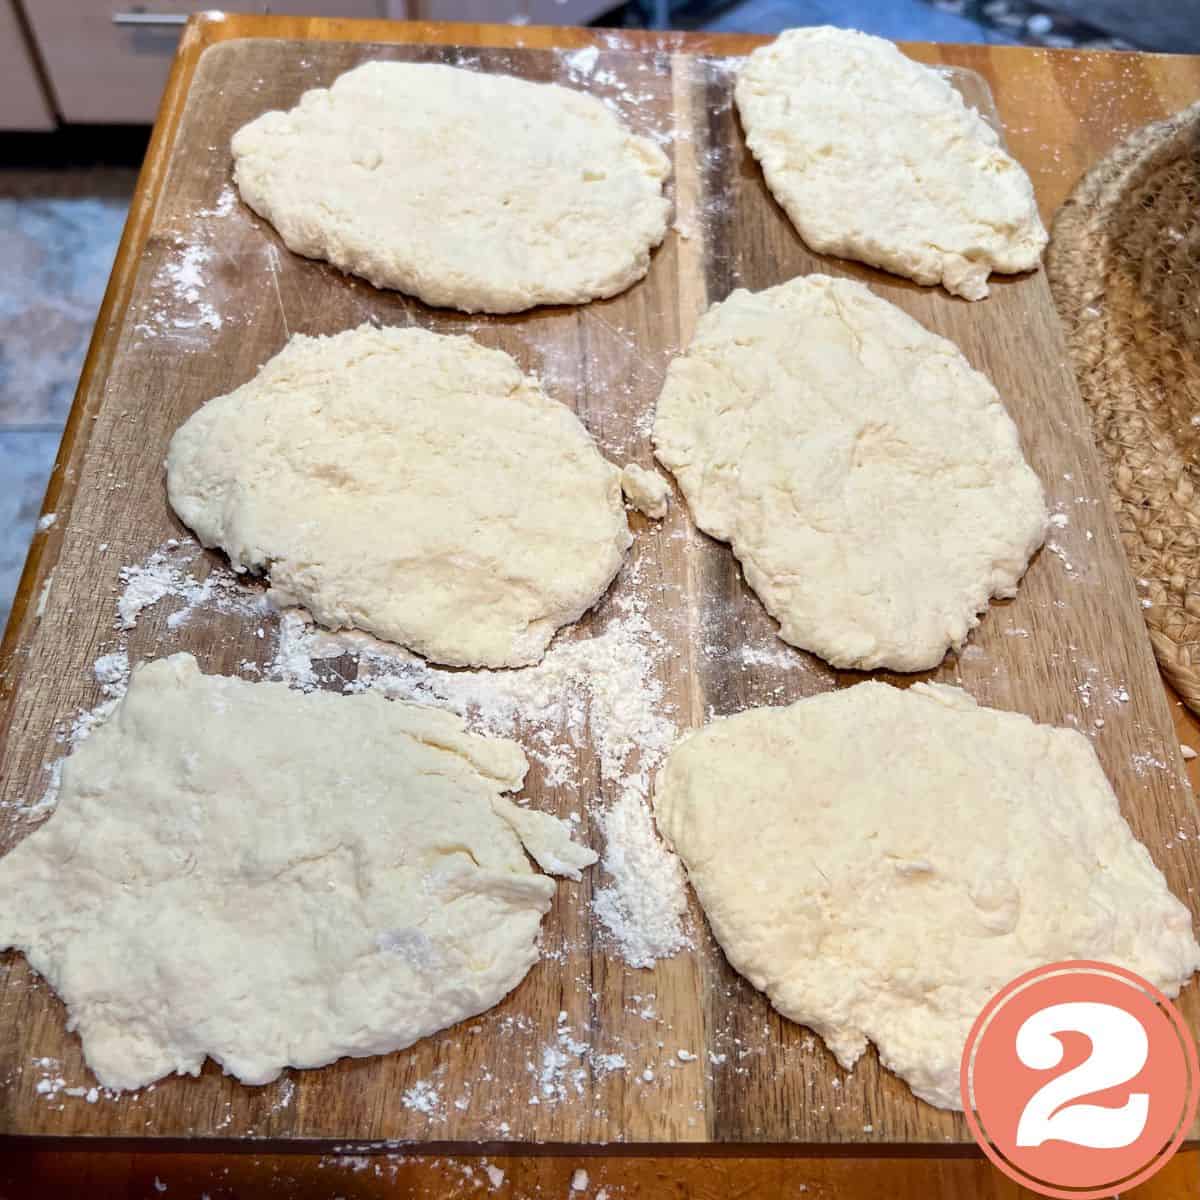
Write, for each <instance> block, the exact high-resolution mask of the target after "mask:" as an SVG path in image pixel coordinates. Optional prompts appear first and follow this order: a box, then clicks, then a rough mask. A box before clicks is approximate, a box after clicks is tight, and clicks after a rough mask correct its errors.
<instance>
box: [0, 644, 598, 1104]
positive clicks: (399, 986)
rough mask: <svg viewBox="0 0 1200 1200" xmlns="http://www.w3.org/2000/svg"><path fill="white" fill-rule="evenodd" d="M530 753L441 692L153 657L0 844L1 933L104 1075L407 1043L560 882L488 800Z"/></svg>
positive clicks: (503, 988)
mask: <svg viewBox="0 0 1200 1200" xmlns="http://www.w3.org/2000/svg"><path fill="white" fill-rule="evenodd" d="M525 769H526V762H525V756H524V754H523V753H522V752H521V749H520V747H519V746H518V745H517V744H516V743H515V742H511V741H507V740H502V739H496V738H487V737H480V736H478V735H475V734H472V733H468V732H467V731H466V729H465V727H464V725H463V723H462V721H461V720H460V719H459V718H458V717H456V716H453V715H452V714H450V713H446V712H442V711H440V710H436V709H430V708H425V707H422V706H420V705H415V704H405V703H401V702H399V701H389V700H384V699H383V698H382V697H380V696H376V695H372V694H364V695H358V696H338V695H334V694H331V693H328V692H312V693H307V694H305V693H300V692H295V691H291V690H289V689H288V688H287V687H285V686H284V685H283V684H277V683H255V684H252V683H247V682H245V681H243V680H239V679H229V678H224V677H222V676H219V675H202V674H201V673H200V670H199V668H198V667H197V665H196V662H195V660H194V659H193V658H192V657H191V655H188V654H177V655H174V656H172V657H171V658H167V659H160V660H158V661H156V662H153V663H150V664H148V665H145V666H143V667H141V668H139V669H138V670H137V671H135V673H134V675H133V680H132V682H131V684H130V687H129V691H128V693H127V694H126V696H125V698H124V699H123V700H122V701H121V703H120V705H119V707H118V708H117V710H116V712H115V714H114V715H113V716H112V717H111V718H110V719H109V720H108V722H107V723H106V724H104V725H103V726H101V727H100V728H99V729H98V730H96V731H95V732H94V733H93V734H92V735H91V737H90V738H89V739H88V740H87V741H86V742H85V743H84V744H83V745H82V746H81V747H80V748H79V750H78V751H76V752H75V753H74V754H73V755H72V756H71V757H70V758H69V759H67V760H66V763H65V765H64V767H63V771H62V789H61V792H60V799H59V802H58V809H57V811H56V812H55V813H54V815H53V816H52V817H51V818H50V819H49V820H48V821H47V822H46V824H45V825H43V826H42V827H41V828H39V829H38V830H36V831H35V832H34V833H32V834H31V835H30V836H29V837H28V838H26V839H25V841H23V842H21V843H20V844H19V845H18V846H17V847H16V848H15V849H13V850H12V851H11V852H10V853H9V854H8V855H7V856H5V857H4V858H3V859H0V898H2V901H0V947H10V946H15V947H18V948H19V949H21V950H22V951H24V953H25V954H26V956H27V957H28V959H29V961H30V963H31V965H32V966H33V967H34V968H35V969H36V970H37V971H38V972H39V973H40V974H41V975H43V976H44V977H45V978H46V979H47V980H48V982H49V983H50V984H51V986H52V987H53V988H54V989H55V990H56V991H57V992H58V993H59V995H60V996H62V998H63V1000H64V1001H65V1002H66V1004H67V1007H68V1010H69V1013H70V1019H71V1023H72V1026H73V1027H74V1028H77V1029H78V1031H79V1034H80V1036H81V1038H82V1040H83V1048H84V1053H85V1055H86V1057H87V1061H88V1065H89V1066H90V1067H91V1068H92V1070H93V1071H94V1072H95V1073H96V1076H97V1078H98V1079H99V1080H100V1082H101V1083H102V1084H104V1085H105V1086H107V1087H113V1088H137V1087H141V1086H142V1085H144V1084H147V1083H150V1082H151V1081H152V1080H155V1079H158V1078H159V1077H160V1076H163V1075H166V1074H168V1073H169V1072H172V1071H177V1072H182V1073H190V1074H196V1073H197V1072H198V1071H199V1070H200V1067H201V1065H202V1064H203V1062H204V1058H205V1056H206V1055H208V1056H211V1057H212V1058H214V1059H216V1060H217V1061H218V1062H219V1063H221V1065H222V1066H223V1067H224V1068H225V1069H226V1071H228V1072H229V1073H230V1074H233V1075H236V1076H237V1077H238V1078H239V1079H241V1080H242V1081H243V1082H245V1083H253V1084H261V1083H267V1082H269V1081H270V1080H272V1079H274V1078H275V1077H276V1076H277V1075H278V1074H279V1073H280V1071H281V1070H282V1069H283V1068H284V1067H287V1066H295V1067H319V1066H322V1065H324V1064H325V1063H329V1062H332V1061H333V1060H334V1059H337V1058H341V1057H343V1056H345V1055H352V1056H356V1057H360V1056H364V1055H370V1054H386V1053H388V1052H389V1051H392V1050H398V1049H401V1048H402V1047H404V1046H408V1045H410V1044H411V1043H412V1042H415V1041H416V1040H417V1039H419V1038H422V1037H425V1036H427V1035H428V1034H431V1033H434V1032H436V1031H437V1030H439V1029H444V1028H446V1027H447V1026H449V1025H453V1024H455V1023H456V1022H457V1021H461V1020H463V1019H464V1018H466V1017H469V1016H473V1015H475V1014H477V1013H480V1012H483V1011H484V1010H485V1009H487V1008H490V1007H491V1006H492V1005H494V1004H497V1003H498V1002H499V1001H500V1000H501V999H502V998H503V997H504V996H505V995H506V994H507V993H508V992H509V991H510V990H511V989H512V988H514V987H515V986H516V985H517V984H518V983H519V982H520V981H521V979H523V978H524V976H525V973H526V972H527V971H528V970H529V968H530V967H531V966H532V965H533V963H534V962H535V961H536V960H537V957H538V950H537V936H538V929H539V926H540V923H541V919H542V916H543V915H544V914H545V913H546V911H547V910H548V909H549V907H550V901H551V897H552V896H553V894H554V885H553V883H552V882H551V881H550V880H549V879H547V878H545V876H542V875H537V874H535V873H534V872H533V871H532V869H531V867H530V866H529V863H528V861H527V859H526V857H525V854H524V852H523V851H522V842H521V840H520V838H521V837H523V836H525V835H524V833H523V832H522V831H521V830H520V829H519V828H518V827H517V826H518V825H519V823H514V822H513V821H511V820H509V819H507V818H506V817H504V816H502V815H500V814H498V813H497V811H496V808H495V806H497V805H501V806H502V805H503V804H504V803H506V802H505V801H503V798H502V797H501V793H502V792H506V791H513V790H515V789H517V788H519V787H520V786H521V782H522V780H523V778H524V776H525ZM539 815H542V816H544V814H539ZM527 816H529V817H530V818H531V819H532V816H533V814H527ZM544 820H545V821H546V822H549V821H552V820H553V818H551V817H549V816H544ZM544 833H545V830H543V835H544ZM559 855H560V857H562V858H564V859H569V860H570V861H571V863H572V864H573V865H572V866H571V868H570V870H571V873H574V874H576V875H577V871H578V867H579V866H580V865H586V863H587V862H590V861H594V859H595V855H593V854H591V852H590V851H585V850H583V849H582V848H581V847H571V848H570V849H569V850H568V849H567V848H566V847H565V845H560V847H559Z"/></svg>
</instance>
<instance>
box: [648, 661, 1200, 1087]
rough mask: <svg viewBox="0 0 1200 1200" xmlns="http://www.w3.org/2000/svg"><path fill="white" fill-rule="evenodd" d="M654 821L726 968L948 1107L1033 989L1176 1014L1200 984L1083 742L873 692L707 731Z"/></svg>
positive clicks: (1199, 950)
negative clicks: (1039, 982)
mask: <svg viewBox="0 0 1200 1200" xmlns="http://www.w3.org/2000/svg"><path fill="white" fill-rule="evenodd" d="M848 750H849V751H850V752H848ZM747 763H753V764H754V769H753V770H750V771H748V770H747V769H746V764H747ZM655 805H656V814H657V819H658V826H659V829H660V830H661V831H662V833H663V834H664V835H665V836H666V837H667V839H668V840H669V841H670V842H671V843H673V844H674V846H675V848H676V849H677V850H678V851H679V854H680V856H681V857H682V858H683V861H684V864H685V866H686V867H687V871H688V877H689V879H690V880H691V883H692V885H693V886H694V887H695V889H696V894H697V895H698V896H699V898H700V902H701V904H702V905H703V906H704V911H705V913H706V914H707V916H708V919H709V923H710V924H711V926H712V930H713V933H714V935H715V936H716V938H717V941H718V942H720V944H721V947H722V949H723V950H724V951H725V954H726V956H727V957H728V959H729V961H730V963H731V964H732V965H733V966H734V967H735V968H736V969H737V970H738V971H740V972H741V973H742V974H743V975H745V976H746V978H747V979H749V980H750V982H751V983H753V984H754V986H755V987H757V988H760V989H762V990H763V991H765V992H766V993H767V995H768V996H769V997H770V999H771V1003H772V1004H773V1005H774V1006H775V1007H776V1008H777V1009H778V1010H779V1011H780V1012H781V1013H783V1014H784V1016H786V1017H789V1018H790V1019H791V1020H793V1021H797V1022H799V1023H800V1024H802V1025H808V1026H809V1027H811V1028H812V1029H814V1030H815V1031H816V1032H817V1033H819V1034H820V1035H821V1036H822V1037H823V1038H824V1039H825V1041H826V1043H827V1045H828V1046H829V1048H830V1050H832V1051H833V1053H834V1055H835V1056H836V1057H837V1059H838V1062H839V1063H841V1065H842V1066H843V1067H844V1068H846V1069H847V1070H849V1069H850V1068H851V1067H853V1065H854V1063H855V1062H856V1061H857V1059H858V1058H859V1056H860V1055H861V1054H862V1053H863V1051H864V1050H865V1049H866V1045H867V1041H868V1040H870V1041H872V1042H874V1043H875V1045H876V1047H877V1048H878V1050H879V1057H880V1060H881V1061H882V1062H883V1064H884V1066H886V1067H888V1068H889V1069H890V1070H892V1071H895V1072H896V1074H898V1075H899V1076H900V1077H901V1078H903V1079H904V1080H905V1081H906V1082H907V1083H908V1085H909V1086H910V1087H911V1088H912V1090H913V1091H914V1092H915V1093H916V1094H917V1095H918V1096H919V1097H921V1099H923V1100H926V1101H928V1102H929V1103H930V1104H935V1105H937V1106H939V1107H942V1108H959V1107H961V1105H960V1102H959V1083H958V1069H959V1059H960V1058H961V1055H962V1049H963V1045H964V1044H965V1041H966V1037H967V1033H968V1031H969V1030H970V1027H971V1025H972V1023H973V1022H974V1020H975V1018H976V1017H977V1016H978V1015H979V1013H980V1011H981V1010H982V1008H983V1006H984V1004H985V1002H986V1001H987V1000H988V999H990V998H991V996H992V995H993V994H994V993H995V992H996V991H998V990H999V989H1000V988H1001V987H1002V986H1003V985H1005V984H1007V983H1008V982H1010V981H1011V980H1012V979H1014V978H1015V977H1016V976H1017V975H1020V974H1021V973H1022V972H1024V971H1028V970H1032V969H1033V968H1034V967H1039V966H1043V965H1045V964H1046V963H1049V962H1056V961H1058V960H1060V959H1075V958H1084V959H1096V960H1099V961H1101V962H1107V963H1115V964H1117V965H1120V966H1123V967H1127V968H1129V969H1131V970H1133V971H1136V972H1137V973H1138V974H1140V975H1142V976H1144V977H1145V978H1146V979H1148V980H1149V981H1150V982H1151V983H1153V984H1155V985H1156V986H1158V987H1159V988H1161V989H1162V990H1163V991H1164V992H1166V993H1167V994H1168V995H1170V996H1174V995H1176V994H1177V993H1178V991H1179V989H1180V987H1181V986H1182V985H1183V984H1184V983H1186V982H1187V980H1188V979H1189V978H1190V977H1191V975H1192V973H1193V972H1194V971H1196V970H1197V969H1200V946H1198V945H1197V943H1196V939H1195V936H1194V934H1193V931H1192V919H1191V915H1190V914H1189V912H1188V910H1187V909H1186V908H1185V907H1184V906H1183V905H1182V904H1181V903H1180V902H1179V901H1178V900H1177V899H1176V898H1175V897H1174V896H1173V895H1172V894H1171V893H1170V892H1169V891H1168V889H1167V886H1166V882H1165V881H1164V879H1163V877H1162V875H1161V873H1160V872H1159V870H1158V868H1157V867H1155V865H1154V863H1153V862H1152V861H1151V858H1150V855H1149V854H1148V853H1147V851H1146V848H1145V847H1144V846H1143V845H1142V844H1141V843H1140V842H1138V841H1137V840H1136V839H1135V838H1134V836H1133V834H1132V833H1131V831H1130V829H1129V826H1128V825H1126V823H1125V821H1124V819H1123V818H1122V816H1121V813H1120V809H1119V807H1118V804H1117V798H1116V796H1115V795H1114V794H1113V791H1112V788H1111V787H1110V786H1109V783H1108V780H1107V779H1106V778H1105V776H1104V772H1103V771H1102V770H1101V768H1100V763H1099V760H1098V759H1097V757H1096V754H1095V751H1094V750H1093V748H1092V745H1091V743H1090V742H1089V741H1088V740H1087V739H1086V738H1085V737H1084V736H1083V735H1082V734H1080V733H1077V732H1075V731H1073V730H1068V729H1055V728H1052V727H1050V726H1046V725H1036V724H1034V723H1033V722H1032V721H1030V720H1029V718H1028V717H1024V716H1020V715H1018V714H1015V713H1007V712H999V711H997V710H995V709H988V708H981V707H978V706H977V705H976V704H975V702H974V701H973V700H972V699H971V698H970V696H968V695H967V694H966V693H965V692H963V691H960V690H959V689H958V688H952V687H945V686H943V685H938V684H917V685H915V686H914V687H911V688H909V689H908V690H907V691H901V690H900V689H898V688H893V687H889V686H887V685H886V684H882V683H863V684H859V685H858V686H856V687H851V688H847V689H845V690H843V691H838V692H832V693H828V694H826V695H821V696H816V697H813V698H811V699H808V700H801V701H800V702H799V703H797V704H793V705H791V706H790V707H787V708H760V709H753V710H750V711H747V712H743V713H739V714H738V715H736V716H732V717H727V718H724V719H720V720H717V721H714V722H713V723H712V724H710V725H708V726H707V727H706V728H704V729H702V730H699V731H698V732H696V733H693V734H691V735H690V736H688V737H686V738H685V739H684V740H683V741H681V742H680V743H679V745H678V746H677V747H676V748H675V749H674V750H673V751H672V752H671V755H670V757H669V758H668V760H667V763H666V765H665V766H664V767H663V769H662V771H661V772H660V774H659V776H658V780H657V784H656V798H655Z"/></svg>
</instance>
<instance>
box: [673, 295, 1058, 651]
mask: <svg viewBox="0 0 1200 1200" xmlns="http://www.w3.org/2000/svg"><path fill="white" fill-rule="evenodd" d="M654 444H655V453H656V455H657V456H658V459H659V460H660V461H661V462H662V463H664V464H665V465H666V466H668V467H670V468H671V470H672V471H673V472H674V473H675V477H676V478H677V479H678V480H679V484H680V486H681V487H682V489H683V494H684V495H685V496H686V497H687V501H688V504H689V506H690V507H691V510H692V515H693V516H694V518H695V520H696V524H697V525H699V526H700V528H701V529H703V530H704V531H705V532H706V533H710V534H712V536H713V537H717V538H720V539H721V540H722V541H727V542H730V543H732V545H733V552H734V553H735V554H736V555H737V556H738V558H739V559H740V560H741V563H742V567H743V569H744V570H745V573H746V580H747V582H749V584H750V586H751V587H752V588H753V589H754V590H755V591H756V592H757V593H758V595H759V597H760V598H761V599H762V602H763V604H764V605H765V606H766V609H767V611H768V612H769V613H770V614H771V615H772V616H773V617H774V618H775V619H776V620H777V621H779V623H780V630H779V635H780V637H782V638H784V639H785V640H786V641H789V642H791V643H792V644H793V645H796V646H801V647H803V648H804V649H805V650H812V651H815V652H816V653H817V654H819V655H821V657H822V658H824V659H826V660H827V661H828V662H830V663H832V664H833V665H834V666H836V667H857V668H862V669H864V670H870V669H872V668H874V667H891V668H893V669H894V670H898V671H919V670H923V669H925V668H927V667H932V666H935V665H936V664H937V663H938V662H940V661H941V659H942V657H943V655H944V654H945V653H946V650H947V648H948V647H950V646H957V645H959V644H960V643H961V642H962V641H963V639H964V638H965V637H966V636H967V634H968V633H969V632H970V631H971V630H972V629H973V628H974V627H975V626H976V625H977V624H978V623H979V617H978V615H977V614H978V613H979V612H980V611H981V610H983V609H985V608H986V607H987V602H988V597H989V596H1012V595H1013V594H1014V593H1015V592H1016V589H1017V583H1018V582H1019V580H1020V578H1021V575H1022V574H1023V573H1024V571H1025V567H1026V565H1027V564H1028V562H1029V558H1030V556H1031V555H1032V554H1033V553H1034V551H1035V550H1036V549H1037V548H1038V546H1040V545H1041V543H1042V538H1043V536H1044V534H1045V528H1046V510H1045V503H1044V500H1043V497H1042V488H1041V484H1040V483H1039V482H1038V479H1037V476H1036V475H1034V473H1033V472H1032V471H1031V470H1030V469H1029V467H1028V466H1027V465H1026V463H1025V460H1024V458H1022V456H1021V447H1020V443H1019V441H1018V438H1017V430H1016V427H1015V426H1014V425H1013V423H1012V421H1011V420H1010V419H1009V416H1008V414H1007V413H1006V412H1005V411H1004V406H1003V404H1001V402H1000V398H999V396H997V394H996V389H995V388H994V387H992V385H991V383H990V382H989V381H988V380H987V379H986V378H985V377H984V376H983V375H981V374H980V373H979V372H978V371H974V370H972V369H971V367H970V365H969V364H968V363H967V360H966V359H965V358H964V357H963V356H962V354H961V353H960V352H959V350H958V348H957V347H956V346H955V345H954V344H953V343H952V342H948V341H946V339H945V338H940V337H937V336H936V335H935V334H932V333H930V332H929V331H928V330H926V329H924V328H923V327H922V326H921V325H919V324H917V322H916V321H914V320H913V319H912V318H911V317H909V316H906V315H905V314H904V313H903V312H901V310H900V309H898V308H896V307H895V306H894V305H892V304H889V303H888V302H887V301H886V300H881V299H879V298H878V297H877V296H874V295H873V294H872V293H871V292H870V291H868V290H867V288H865V287H863V286H862V284H858V283H851V282H849V281H847V280H840V279H831V278H829V277H828V276H826V275H809V276H807V277H805V278H800V279H793V280H791V281H790V282H789V283H785V284H782V285H781V286H779V287H775V288H769V289H768V290H767V291H765V292H745V291H738V292H734V293H733V295H732V296H730V297H729V299H728V300H726V301H725V302H724V303H722V304H717V305H714V306H713V307H712V308H711V309H709V311H708V312H707V313H706V314H705V316H704V317H702V318H701V320H700V322H699V325H698V326H697V329H696V336H695V338H694V339H693V341H692V344H691V346H690V347H689V348H688V351H687V354H686V355H684V356H683V357H681V358H677V359H675V361H674V362H672V363H671V366H670V368H669V370H668V371H667V381H666V384H665V386H664V387H663V391H662V395H661V396H660V397H659V400H658V412H657V414H656V416H655V421H654Z"/></svg>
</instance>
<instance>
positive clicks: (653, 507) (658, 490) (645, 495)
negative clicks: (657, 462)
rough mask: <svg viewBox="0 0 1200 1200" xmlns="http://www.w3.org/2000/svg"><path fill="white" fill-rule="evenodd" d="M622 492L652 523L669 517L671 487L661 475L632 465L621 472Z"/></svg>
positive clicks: (634, 464)
mask: <svg viewBox="0 0 1200 1200" xmlns="http://www.w3.org/2000/svg"><path fill="white" fill-rule="evenodd" d="M621 491H623V492H624V493H625V499H626V500H628V501H629V503H630V504H632V505H633V507H634V508H636V509H637V510H638V512H640V513H641V514H642V515H643V516H647V517H649V518H650V519H651V520H652V521H661V520H662V519H663V517H665V516H666V515H667V505H668V504H670V502H671V486H670V484H668V483H667V481H666V480H665V479H664V478H663V477H662V476H661V475H656V474H655V473H654V472H653V471H647V470H646V468H645V467H639V466H638V464H637V463H630V464H629V465H628V466H627V467H626V468H625V469H624V470H623V471H622V472H621Z"/></svg>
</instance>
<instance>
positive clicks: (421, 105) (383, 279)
mask: <svg viewBox="0 0 1200 1200" xmlns="http://www.w3.org/2000/svg"><path fill="white" fill-rule="evenodd" d="M232 149H233V157H234V178H235V180H236V182H237V186H238V190H239V191H240V192H241V195H242V199H243V200H245V202H246V203H247V204H248V205H249V206H250V207H251V208H252V209H254V211H255V212H257V213H258V214H259V215H260V216H262V217H264V218H266V220H268V221H270V222H271V224H272V225H274V226H275V228H276V229H277V230H278V231H279V234H280V236H281V237H282V238H283V240H284V242H285V243H286V244H287V246H288V248H289V249H290V250H294V251H295V252H296V253H298V254H303V255H306V256H307V257H309V258H321V259H326V260H328V261H329V262H331V263H333V264H334V265H335V266H337V267H340V268H341V269H342V270H343V271H349V272H352V273H353V274H355V275H361V276H362V277H363V278H365V279H368V280H370V282H371V283H373V284H375V286H376V287H388V288H397V289H399V290H400V291H402V292H407V293H409V294H410V295H413V296H416V297H418V298H419V299H421V300H423V301H424V302H425V303H426V304H432V305H438V306H445V307H452V308H459V309H462V310H463V311H465V312H494V313H507V312H519V311H521V310H522V309H526V308H531V307H533V306H534V305H537V304H582V303H584V302H586V301H588V300H592V299H594V298H596V297H601V296H613V295H615V294H616V293H617V292H621V291H624V290H625V289H626V288H627V287H629V285H630V284H632V283H634V282H635V281H637V280H638V279H641V277H642V276H643V275H645V273H646V270H647V268H648V267H649V264H650V251H651V250H652V249H653V248H654V247H655V246H657V245H658V244H659V242H661V241H662V239H663V236H664V234H665V233H666V229H667V216H668V213H669V210H670V205H669V203H668V201H667V199H666V198H665V197H664V195H663V184H664V182H665V180H666V178H667V176H668V175H669V174H670V163H669V161H668V159H667V156H666V155H665V154H663V152H662V151H661V150H660V149H659V148H658V147H657V146H656V145H655V144H654V143H653V142H652V141H650V140H649V139H647V138H644V137H637V136H635V135H634V134H633V133H632V132H630V130H629V129H628V128H626V126H625V125H624V124H623V123H622V122H621V121H620V120H619V119H618V118H617V117H616V116H615V115H614V114H613V113H612V112H610V111H609V109H608V108H607V107H606V106H605V105H604V104H603V103H602V102H601V101H600V100H598V99H596V98H595V97H594V96H588V95H586V94H584V93H582V92H577V91H573V90H572V89H570V88H565V87H559V86H558V85H556V84H544V83H530V82H527V81H526V80H523V79H515V78H512V77H510V76H507V75H489V74H485V73H483V72H481V71H469V70H462V69H459V68H456V67H448V66H441V65H439V64H436V63H389V62H371V63H365V64H364V65H363V66H361V67H357V68H355V69H354V70H352V71H348V72H346V74H344V75H342V76H340V77H339V78H338V79H337V80H335V81H334V84H333V86H332V87H330V88H328V89H325V88H319V89H316V90H314V91H310V92H306V93H305V94H304V95H303V96H302V97H301V99H300V102H299V104H297V106H296V107H295V108H293V109H291V110H290V111H288V112H278V111H276V112H268V113H265V114H264V115H263V116H261V117H258V118H257V119H256V120H254V121H251V122H250V123H249V124H248V125H245V126H243V127H242V128H241V129H239V130H238V131H237V133H236V134H234V137H233V143H232Z"/></svg>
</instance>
